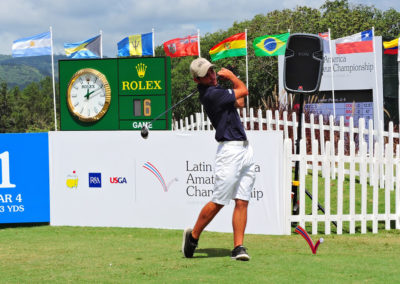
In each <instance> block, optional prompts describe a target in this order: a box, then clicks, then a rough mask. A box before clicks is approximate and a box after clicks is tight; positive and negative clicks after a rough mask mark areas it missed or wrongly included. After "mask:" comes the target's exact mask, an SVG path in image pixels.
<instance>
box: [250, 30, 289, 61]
mask: <svg viewBox="0 0 400 284" xmlns="http://www.w3.org/2000/svg"><path fill="white" fill-rule="evenodd" d="M289 35H290V33H284V34H279V35H265V36H260V37H257V38H256V39H254V41H253V47H254V51H255V54H256V56H276V55H284V54H285V49H286V42H287V40H288V38H289Z"/></svg>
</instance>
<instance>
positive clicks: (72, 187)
mask: <svg viewBox="0 0 400 284" xmlns="http://www.w3.org/2000/svg"><path fill="white" fill-rule="evenodd" d="M248 138H249V140H250V144H251V145H252V147H253V149H254V160H255V164H256V182H255V185H254V187H253V189H252V198H251V201H250V205H249V213H248V224H247V229H246V232H248V233H257V234H284V230H283V216H284V211H283V190H282V179H281V177H282V151H283V148H282V147H283V146H282V145H283V144H282V133H281V132H268V131H266V132H265V131H263V132H250V131H249V132H248ZM50 144H51V151H50V153H51V163H52V168H53V171H52V175H51V224H52V225H79V226H123V227H125V226H127V227H150V228H168V229H183V228H185V227H188V226H193V225H194V223H195V221H196V219H197V216H198V214H199V212H200V210H201V208H202V207H203V206H204V205H205V204H206V203H207V202H208V201H210V199H211V196H212V191H213V184H214V179H215V177H214V157H215V153H216V150H217V145H218V144H217V142H215V139H214V133H213V132H170V131H153V132H150V134H149V138H148V139H146V140H145V139H143V138H141V136H140V134H139V133H137V132H128V131H126V132H124V131H114V132H105V131H103V132H90V133H86V132H51V133H50ZM233 208H234V201H232V202H231V203H230V204H229V205H228V206H226V207H225V208H223V209H222V210H221V211H220V213H219V214H218V215H217V217H216V218H215V219H214V220H213V221H212V222H211V223H210V225H209V226H208V227H207V230H211V231H219V232H231V231H232V221H231V220H232V211H233Z"/></svg>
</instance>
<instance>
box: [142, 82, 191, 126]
mask: <svg viewBox="0 0 400 284" xmlns="http://www.w3.org/2000/svg"><path fill="white" fill-rule="evenodd" d="M196 92H197V89H195V90H194V91H193V92H191V93H190V94H189V95H187V96H186V97H184V98H183V99H181V100H180V101H179V102H177V103H176V104H174V105H173V106H172V107H170V108H169V109H167V110H166V111H164V112H163V113H160V114H159V115H157V116H156V117H155V118H153V119H152V120H151V121H150V122H149V123H148V124H151V123H153V122H154V121H156V120H157V119H159V118H160V117H161V116H163V115H165V114H166V113H167V112H169V111H170V110H171V109H173V108H175V107H176V106H177V105H179V104H181V103H182V102H184V101H185V100H187V99H188V98H190V97H191V96H193V95H194V94H195V93H196Z"/></svg>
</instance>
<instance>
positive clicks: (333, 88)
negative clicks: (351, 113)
mask: <svg viewBox="0 0 400 284" xmlns="http://www.w3.org/2000/svg"><path fill="white" fill-rule="evenodd" d="M328 40H329V52H330V55H331V83H332V101H333V117H334V118H335V120H336V106H335V85H334V83H333V50H332V43H331V29H330V28H329V29H328Z"/></svg>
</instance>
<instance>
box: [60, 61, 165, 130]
mask: <svg viewBox="0 0 400 284" xmlns="http://www.w3.org/2000/svg"><path fill="white" fill-rule="evenodd" d="M170 70H171V61H170V58H169V57H141V58H109V59H81V60H60V61H59V79H60V115H61V130H140V129H141V128H142V127H143V126H144V125H147V127H148V128H149V129H156V130H166V129H171V113H170V112H168V113H166V114H165V115H164V116H162V117H160V118H159V119H157V120H156V121H154V122H152V123H151V124H150V121H152V119H153V118H155V117H157V116H158V115H160V114H161V113H163V112H165V111H166V110H167V109H168V108H169V107H170V106H171V72H170Z"/></svg>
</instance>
